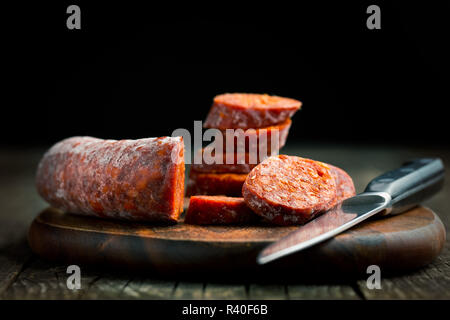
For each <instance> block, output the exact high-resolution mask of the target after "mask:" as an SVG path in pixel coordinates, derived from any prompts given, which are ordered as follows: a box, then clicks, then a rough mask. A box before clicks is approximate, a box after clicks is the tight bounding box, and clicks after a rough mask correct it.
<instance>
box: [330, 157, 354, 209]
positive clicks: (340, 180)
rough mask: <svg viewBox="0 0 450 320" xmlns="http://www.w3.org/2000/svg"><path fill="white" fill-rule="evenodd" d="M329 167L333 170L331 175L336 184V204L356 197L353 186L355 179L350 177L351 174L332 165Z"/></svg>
mask: <svg viewBox="0 0 450 320" xmlns="http://www.w3.org/2000/svg"><path fill="white" fill-rule="evenodd" d="M328 166H329V167H330V168H331V174H332V176H333V178H334V180H335V182H336V202H335V204H337V203H340V202H342V201H344V200H345V199H348V198H350V197H353V196H355V195H356V190H355V185H354V184H353V179H352V178H351V177H350V176H349V174H348V173H347V172H345V171H344V170H342V169H341V168H338V167H335V166H333V165H331V164H329V165H328Z"/></svg>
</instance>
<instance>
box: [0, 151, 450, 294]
mask: <svg viewBox="0 0 450 320" xmlns="http://www.w3.org/2000/svg"><path fill="white" fill-rule="evenodd" d="M43 151H44V150H29V151H18V150H0V298H2V299H93V298H105V299H122V298H125V299H450V293H449V292H450V291H449V290H448V288H450V243H449V240H447V242H446V246H445V248H444V251H443V252H442V254H441V255H440V256H439V257H438V258H437V259H436V260H435V261H434V262H433V263H431V264H430V265H429V266H427V267H425V268H422V269H421V270H418V271H416V272H412V273H409V274H405V275H398V276H393V277H388V276H385V275H384V274H383V271H382V277H381V284H382V289H381V290H376V289H374V290H369V289H368V288H367V286H366V280H365V279H361V280H358V281H348V282H344V283H342V284H330V283H310V282H308V283H307V284H306V283H287V284H286V283H283V284H276V283H275V284H273V283H270V284H267V283H233V284H231V283H220V282H211V283H209V282H201V281H200V282H199V281H191V282H189V281H187V280H185V279H183V280H182V281H181V280H180V281H177V279H162V278H161V279H160V278H157V277H153V275H148V276H147V275H134V274H130V273H127V272H122V273H117V272H115V273H112V272H106V271H98V270H90V269H88V268H84V267H83V266H81V267H82V280H81V281H82V289H81V290H77V291H72V290H69V289H67V285H66V280H67V276H68V274H67V273H66V268H67V266H66V265H58V264H54V263H49V262H46V261H42V260H41V259H39V258H37V257H35V256H33V255H32V254H31V252H30V250H29V248H28V246H27V244H26V241H25V235H26V231H27V228H28V226H29V224H30V223H31V221H32V219H33V218H34V216H35V215H36V213H37V212H38V211H40V210H42V209H43V208H44V207H46V204H45V203H44V202H43V201H42V200H41V199H40V198H39V196H38V195H37V194H36V192H35V189H34V171H35V168H36V165H37V162H38V160H39V158H40V156H41V155H42V153H43ZM283 153H286V154H297V155H302V156H305V157H310V158H314V159H317V160H322V161H326V162H330V163H333V164H335V165H338V166H341V167H343V168H344V169H346V170H348V172H349V173H350V174H351V175H352V176H353V178H354V179H355V185H356V188H357V191H358V192H360V191H362V189H363V188H364V186H365V185H366V183H367V182H368V181H369V180H370V179H371V178H373V177H375V176H376V175H378V174H380V173H382V172H384V171H386V170H389V169H393V168H394V167H396V166H398V165H399V164H400V163H401V162H402V161H404V160H406V159H410V158H414V157H420V156H440V157H442V158H443V160H444V163H445V165H446V167H447V168H449V167H450V166H449V165H450V150H448V149H447V150H446V149H438V148H436V149H430V148H423V149H420V148H402V147H390V148H385V147H377V146H372V147H363V146H339V145H328V146H314V145H305V146H298V147H295V146H290V145H288V146H287V147H285V149H283ZM449 175H450V172H449V171H448V170H447V173H446V178H447V181H450V180H449V179H450V176H449ZM448 194H450V186H449V183H446V185H445V188H444V191H442V192H441V193H440V194H439V195H437V196H436V197H434V198H433V199H431V200H429V201H427V202H426V203H425V205H427V206H429V207H430V208H432V209H433V210H434V211H436V212H438V213H439V214H440V218H441V220H442V221H443V222H444V224H445V225H446V229H447V232H448V231H449V229H448V226H449V225H450V201H449V200H448Z"/></svg>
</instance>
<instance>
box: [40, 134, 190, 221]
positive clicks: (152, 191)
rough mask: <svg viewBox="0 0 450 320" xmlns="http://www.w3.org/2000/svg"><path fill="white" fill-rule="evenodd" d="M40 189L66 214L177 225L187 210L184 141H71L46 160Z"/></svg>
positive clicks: (72, 139) (174, 138)
mask: <svg viewBox="0 0 450 320" xmlns="http://www.w3.org/2000/svg"><path fill="white" fill-rule="evenodd" d="M36 185H37V190H38V192H39V194H40V195H41V196H42V197H43V198H44V199H45V200H46V201H47V202H48V203H50V204H51V205H52V206H53V207H55V208H58V209H62V210H64V211H66V212H71V213H77V214H85V215H91V216H97V217H102V218H116V219H126V220H140V221H162V222H175V221H176V220H177V219H178V217H179V215H180V213H181V212H182V210H183V193H184V144H183V140H182V138H181V137H161V138H148V139H139V140H119V141H117V140H102V139H97V138H92V137H73V138H68V139H65V140H63V141H60V142H58V143H57V144H55V145H54V146H53V147H52V148H51V149H50V150H49V151H47V153H46V154H45V155H44V156H43V158H42V160H41V161H40V163H39V166H38V170H37V176H36Z"/></svg>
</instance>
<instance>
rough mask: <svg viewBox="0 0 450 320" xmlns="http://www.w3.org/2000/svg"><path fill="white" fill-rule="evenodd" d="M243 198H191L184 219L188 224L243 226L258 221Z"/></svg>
mask: <svg viewBox="0 0 450 320" xmlns="http://www.w3.org/2000/svg"><path fill="white" fill-rule="evenodd" d="M258 218H259V217H258V216H257V215H256V214H255V213H254V212H253V211H252V210H250V208H249V207H247V205H246V204H245V201H244V198H233V197H224V196H192V197H191V199H190V201H189V208H188V210H187V212H186V217H185V219H184V222H185V223H189V224H222V225H226V224H245V223H249V222H254V221H257V220H258Z"/></svg>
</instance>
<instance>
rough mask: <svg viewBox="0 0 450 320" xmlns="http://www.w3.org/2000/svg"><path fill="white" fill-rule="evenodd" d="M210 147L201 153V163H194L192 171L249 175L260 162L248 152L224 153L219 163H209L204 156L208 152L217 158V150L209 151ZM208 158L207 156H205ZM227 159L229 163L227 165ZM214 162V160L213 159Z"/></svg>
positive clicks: (256, 156)
mask: <svg viewBox="0 0 450 320" xmlns="http://www.w3.org/2000/svg"><path fill="white" fill-rule="evenodd" d="M209 149H210V147H206V148H203V149H201V150H200V151H199V153H200V155H201V163H198V164H196V163H193V164H192V165H191V170H194V171H195V172H204V173H246V174H247V173H249V172H250V171H251V170H252V169H253V168H254V167H255V166H256V165H257V164H258V163H259V162H260V161H259V159H258V155H257V154H256V155H255V157H254V158H251V157H250V154H249V153H248V152H245V153H225V152H224V153H223V154H222V156H221V157H220V158H219V159H220V163H219V161H217V162H216V161H214V162H212V163H208V161H206V159H205V157H204V155H205V153H206V152H207V153H208V154H209V155H211V157H214V156H215V150H209ZM205 156H206V155H205ZM227 159H229V160H228V163H227ZM211 160H214V159H211Z"/></svg>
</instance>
